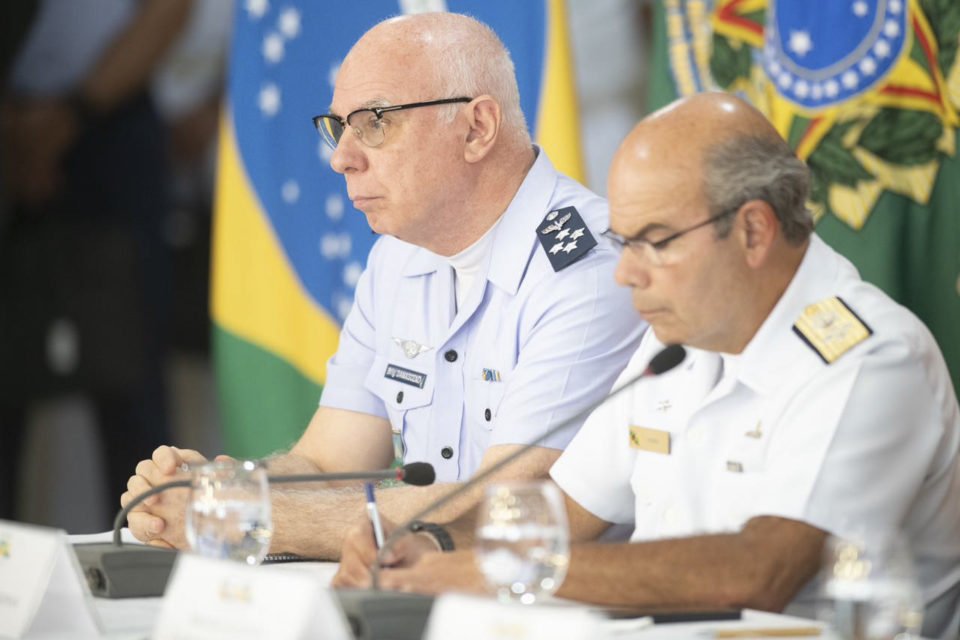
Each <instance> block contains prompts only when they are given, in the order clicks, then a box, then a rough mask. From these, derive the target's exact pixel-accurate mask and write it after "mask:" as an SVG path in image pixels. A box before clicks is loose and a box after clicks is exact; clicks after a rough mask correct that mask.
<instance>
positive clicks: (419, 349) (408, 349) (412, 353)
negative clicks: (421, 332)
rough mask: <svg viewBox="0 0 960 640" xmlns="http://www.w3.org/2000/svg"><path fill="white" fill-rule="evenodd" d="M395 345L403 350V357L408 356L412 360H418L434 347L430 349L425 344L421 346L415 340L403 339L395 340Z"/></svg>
mask: <svg viewBox="0 0 960 640" xmlns="http://www.w3.org/2000/svg"><path fill="white" fill-rule="evenodd" d="M393 342H394V344H396V345H397V346H398V347H400V348H401V349H403V355H405V356H407V357H408V358H410V359H411V360H413V359H414V358H416V357H417V356H418V355H420V354H421V353H426V352H427V351H430V349H433V347H428V346H427V345H425V344H420V343H419V342H416V341H414V340H404V339H403V338H394V339H393Z"/></svg>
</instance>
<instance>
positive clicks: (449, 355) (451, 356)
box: [443, 349, 457, 362]
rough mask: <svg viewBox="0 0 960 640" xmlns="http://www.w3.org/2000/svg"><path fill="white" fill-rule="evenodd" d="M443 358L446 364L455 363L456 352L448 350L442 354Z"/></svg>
mask: <svg viewBox="0 0 960 640" xmlns="http://www.w3.org/2000/svg"><path fill="white" fill-rule="evenodd" d="M443 357H444V359H446V361H447V362H456V361H457V352H456V351H454V350H453V349H450V351H447V352H446V353H445V354H443Z"/></svg>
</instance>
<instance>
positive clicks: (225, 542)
mask: <svg viewBox="0 0 960 640" xmlns="http://www.w3.org/2000/svg"><path fill="white" fill-rule="evenodd" d="M191 473H192V474H193V478H192V486H191V499H190V504H189V505H188V506H187V518H186V520H187V522H186V535H187V541H188V542H189V543H190V546H191V547H192V548H193V550H194V551H195V552H196V553H198V554H200V555H202V556H205V557H209V558H224V559H229V560H237V561H239V562H244V563H246V564H251V565H255V564H260V563H261V562H263V559H264V557H265V556H266V555H267V550H268V549H269V547H270V538H271V536H272V534H273V524H272V521H271V518H270V486H269V484H268V483H267V470H266V468H265V467H264V466H263V465H262V464H260V463H259V462H254V461H250V460H243V461H241V460H218V461H214V462H208V463H206V464H203V465H199V466H195V467H192V468H191Z"/></svg>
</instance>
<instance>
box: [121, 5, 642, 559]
mask: <svg viewBox="0 0 960 640" xmlns="http://www.w3.org/2000/svg"><path fill="white" fill-rule="evenodd" d="M329 111H330V113H327V114H324V115H319V116H316V117H314V119H313V121H314V125H315V126H316V128H317V130H318V131H319V132H320V135H321V137H322V138H323V140H324V141H325V142H326V143H327V144H329V145H330V147H331V148H332V149H333V154H332V157H331V160H330V164H331V166H332V167H333V169H334V170H335V171H337V172H338V173H340V174H342V175H343V176H344V179H345V180H346V185H347V192H348V194H349V197H350V199H351V200H352V202H353V204H354V206H355V207H356V208H357V209H359V210H360V211H362V212H363V213H364V214H365V215H366V217H367V221H368V222H369V224H370V227H371V228H372V229H373V231H375V232H376V233H378V234H381V235H382V236H383V237H381V238H380V239H379V240H378V241H377V243H376V244H375V245H374V247H373V249H372V251H371V253H370V256H369V259H368V263H367V269H366V271H365V272H364V273H363V275H362V276H361V278H360V280H359V283H358V285H357V291H356V300H355V303H354V307H353V310H352V311H351V312H350V314H349V316H348V317H347V320H346V323H345V325H344V327H343V331H342V332H341V336H340V344H339V348H338V350H337V353H336V354H335V355H334V357H333V358H332V360H331V361H330V363H329V365H328V368H327V384H326V386H325V388H324V391H323V397H322V398H321V400H320V407H319V408H318V410H317V412H316V414H315V415H314V417H313V419H312V420H311V422H310V425H309V426H308V428H307V430H306V432H305V433H304V435H303V436H302V438H301V439H300V441H299V442H298V443H297V444H296V445H295V446H294V447H293V448H292V449H291V450H290V452H289V453H287V454H284V455H278V456H276V457H273V458H271V459H270V460H269V468H270V470H271V471H272V472H274V473H304V472H319V471H323V472H336V471H347V470H364V469H371V470H372V469H378V468H383V467H386V466H388V465H390V463H391V462H392V461H393V460H394V458H395V457H400V458H402V459H404V460H405V461H407V462H410V461H429V462H431V463H432V464H433V466H434V467H435V469H436V472H437V477H438V480H439V481H440V482H441V483H451V482H456V481H460V480H464V479H467V478H469V477H471V476H472V475H473V474H474V473H475V472H476V471H477V470H478V469H483V468H485V467H487V466H490V465H492V464H494V463H496V462H497V461H498V460H501V459H503V458H504V457H505V456H507V455H509V454H510V453H511V452H513V451H515V450H516V449H517V448H518V447H521V446H523V445H525V444H528V443H536V445H537V446H536V447H535V448H534V449H533V450H532V451H531V452H530V454H529V455H526V456H524V457H523V458H522V459H521V460H519V461H518V462H517V463H515V464H511V465H509V466H507V467H505V468H504V469H503V470H502V471H501V472H498V473H497V474H495V475H494V476H493V479H497V478H500V479H504V478H536V477H545V476H546V474H547V470H548V469H549V468H550V465H551V464H552V463H553V461H554V460H555V459H556V458H557V456H558V455H559V454H560V451H561V450H562V449H563V448H564V447H565V446H566V445H567V443H568V442H569V441H570V439H571V438H572V437H573V435H574V433H575V432H576V430H577V429H578V428H579V426H580V424H579V423H576V424H572V425H571V427H570V428H569V429H565V430H561V431H560V433H557V434H554V435H551V436H550V437H546V438H545V437H543V436H544V434H546V432H547V431H548V430H549V429H550V428H551V427H553V426H556V425H559V424H561V423H562V422H563V421H564V420H567V419H569V418H571V417H572V416H574V415H575V414H576V413H577V412H578V411H580V410H581V409H582V408H583V407H584V406H587V405H589V404H590V403H593V402H597V401H599V400H600V399H601V398H602V397H603V396H604V394H606V393H607V392H608V391H609V389H610V388H611V386H612V384H613V381H614V380H615V378H616V376H617V374H618V373H619V372H620V370H621V369H622V368H623V367H624V366H625V365H626V363H627V361H628V359H629V357H630V354H631V353H632V352H633V351H634V350H635V348H636V346H637V344H638V343H639V338H640V335H641V332H642V329H643V327H644V326H645V325H644V323H643V322H642V321H641V320H640V318H638V317H637V315H636V313H635V312H634V311H633V310H632V309H631V308H630V297H629V295H628V294H627V292H626V291H624V290H622V289H620V288H618V287H617V286H616V285H615V283H614V280H613V271H614V268H615V264H616V259H617V255H616V251H615V249H614V248H613V247H612V246H611V245H610V244H609V243H607V242H602V241H600V242H598V240H597V236H599V233H600V231H601V230H603V229H605V228H606V227H607V225H608V211H607V206H606V203H605V201H604V200H603V199H602V198H600V197H598V196H596V195H595V194H593V193H591V192H590V191H588V190H587V189H585V188H584V187H583V186H581V185H580V184H578V183H576V182H575V181H573V180H571V179H570V178H567V177H565V176H563V175H561V174H559V173H557V171H556V170H554V168H553V167H552V165H551V164H550V161H549V159H548V158H547V156H546V154H545V153H544V152H543V151H542V150H540V149H538V148H537V147H535V146H534V145H533V144H532V143H531V140H530V135H529V133H528V131H527V126H526V123H525V121H524V116H523V112H522V111H521V109H520V98H519V92H518V89H517V82H516V78H515V74H514V69H513V63H512V62H511V60H510V56H509V53H508V52H507V50H506V49H505V47H504V46H503V44H502V43H501V42H500V40H499V39H498V38H497V36H496V35H495V34H494V33H493V32H492V31H491V30H490V29H489V28H488V27H486V26H485V25H483V24H481V23H479V22H478V21H476V20H474V19H472V18H468V17H466V16H461V15H456V14H449V13H437V14H422V15H415V16H407V17H402V18H396V19H392V20H388V21H385V22H383V23H380V24H379V25H377V26H375V27H374V28H373V29H371V30H370V31H369V32H367V33H366V34H365V35H364V36H363V37H362V38H361V39H360V40H359V41H358V42H357V44H356V45H355V46H354V47H353V49H352V50H351V51H350V53H349V54H348V55H347V57H346V58H345V59H344V61H343V64H342V65H341V67H340V70H339V73H338V75H337V79H336V84H335V88H334V95H333V103H332V104H331V105H330V109H329ZM264 428H269V425H264ZM202 459H203V458H202V456H200V454H198V453H196V452H193V451H185V450H179V449H174V448H171V447H162V448H160V449H158V450H157V451H156V452H155V453H154V455H153V457H152V459H151V460H145V461H143V462H142V463H141V464H140V465H139V466H138V468H137V475H135V476H133V477H132V478H131V479H130V484H129V491H128V492H127V493H126V494H124V496H123V498H122V502H123V503H124V504H126V503H127V502H128V501H129V500H131V499H132V498H133V497H134V496H135V495H138V494H140V493H141V492H143V491H145V490H147V489H148V488H149V487H150V486H152V485H155V484H157V483H159V482H162V481H165V480H168V479H169V478H170V477H171V475H172V474H175V473H176V472H177V470H178V468H179V467H180V465H181V464H183V463H190V462H195V461H199V460H202ZM446 491H448V487H444V486H443V484H440V485H439V486H434V487H430V488H425V489H414V488H395V489H390V490H388V491H383V492H382V494H381V496H380V499H379V504H380V508H381V510H382V511H383V513H384V516H385V517H386V518H389V519H391V520H394V521H396V520H404V519H406V518H407V517H408V516H410V515H412V514H413V513H415V512H416V511H418V510H419V509H420V508H422V507H423V506H424V505H426V504H428V503H429V502H430V501H432V500H434V499H435V498H436V497H437V496H439V495H441V494H442V493H444V492H446ZM480 492H481V490H480V488H479V487H478V488H477V491H476V492H474V493H473V494H470V495H466V496H465V498H464V499H463V500H461V501H459V502H457V503H454V504H451V505H449V507H448V508H446V509H445V510H444V512H442V513H440V514H437V515H438V517H440V518H443V519H450V518H452V517H455V516H456V515H458V514H459V513H461V512H463V511H464V510H466V509H467V508H469V507H470V506H471V505H472V504H473V503H474V502H475V501H476V499H477V498H478V497H479V495H480ZM184 499H185V498H184V497H183V496H182V495H180V496H178V495H170V496H166V495H165V496H160V497H159V500H157V501H156V502H153V503H151V504H150V505H148V506H146V507H144V508H142V509H140V510H139V511H137V512H135V513H133V514H132V515H131V518H130V525H131V528H132V529H133V531H134V533H135V534H136V535H137V536H138V537H139V538H141V539H143V540H148V541H151V542H153V543H155V544H171V545H174V546H182V545H183V544H184V540H183V527H182V520H183V511H184ZM362 508H363V499H362V493H360V492H357V491H351V490H348V489H347V490H317V491H311V492H294V491H274V492H273V518H274V522H275V533H274V538H273V543H272V550H273V551H288V552H293V553H297V554H300V555H304V556H311V557H336V556H337V555H338V554H339V551H340V547H341V543H342V541H343V539H344V535H345V533H346V531H347V530H348V528H350V526H351V525H353V524H354V523H355V522H356V521H357V520H361V519H362V516H363V510H362Z"/></svg>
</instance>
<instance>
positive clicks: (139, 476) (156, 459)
mask: <svg viewBox="0 0 960 640" xmlns="http://www.w3.org/2000/svg"><path fill="white" fill-rule="evenodd" d="M216 459H217V460H232V458H230V457H229V456H217V458H216ZM206 462H208V460H207V458H205V457H204V456H203V455H201V454H200V453H198V452H197V451H193V450H192V449H178V448H177V447H168V446H161V447H157V449H156V450H155V451H154V452H153V455H152V456H151V458H150V459H149V460H141V461H140V463H139V464H137V468H136V472H135V474H134V475H132V476H130V479H129V480H127V490H126V491H125V492H124V493H123V495H121V496H120V506H122V507H126V506H127V505H128V504H129V503H130V502H131V501H132V500H133V499H134V498H135V497H137V496H138V495H140V494H141V493H144V492H145V491H148V490H149V489H152V488H153V487H155V486H157V485H160V484H163V483H165V482H171V481H173V480H181V479H185V478H187V477H189V475H190V474H189V472H188V471H187V467H188V465H198V464H204V463H206ZM189 500H190V490H189V489H186V488H177V489H169V490H167V491H164V492H163V493H159V494H157V495H155V496H150V497H149V498H147V499H146V500H144V501H143V502H142V503H140V504H139V505H137V506H136V507H135V508H134V509H133V510H132V511H131V512H130V515H129V516H128V517H127V523H128V525H129V527H130V531H131V532H132V533H133V535H134V536H135V537H136V538H137V539H138V540H140V541H141V542H145V543H146V544H150V545H153V546H156V547H166V548H170V549H186V548H187V547H188V545H187V539H186V534H185V532H184V524H185V521H186V514H187V503H188V501H189Z"/></svg>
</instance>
